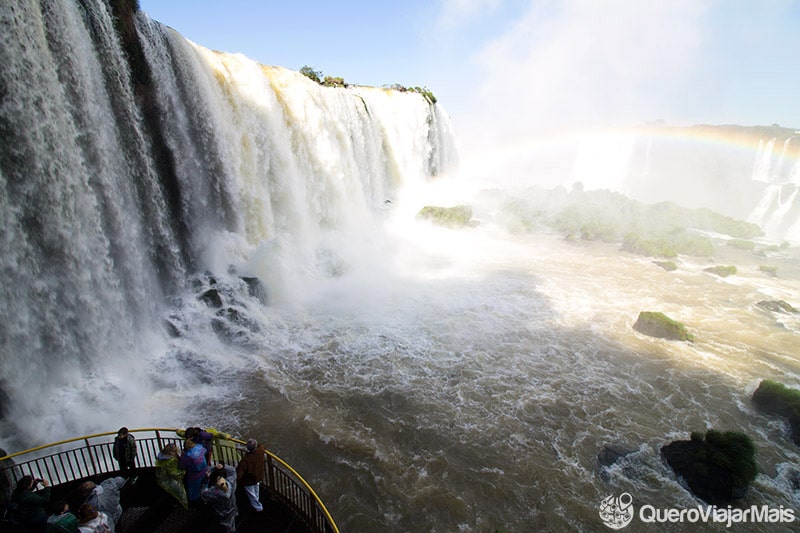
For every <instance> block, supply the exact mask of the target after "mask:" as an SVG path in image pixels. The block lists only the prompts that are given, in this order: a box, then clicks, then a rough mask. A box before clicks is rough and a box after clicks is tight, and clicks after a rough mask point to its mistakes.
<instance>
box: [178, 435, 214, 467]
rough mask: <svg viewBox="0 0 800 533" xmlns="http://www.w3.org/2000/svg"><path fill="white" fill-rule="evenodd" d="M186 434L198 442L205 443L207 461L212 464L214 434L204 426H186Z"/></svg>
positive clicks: (188, 437)
mask: <svg viewBox="0 0 800 533" xmlns="http://www.w3.org/2000/svg"><path fill="white" fill-rule="evenodd" d="M185 436H186V438H187V439H192V440H193V441H194V442H195V443H196V444H202V445H203V448H205V451H206V463H207V464H209V465H210V464H211V461H212V458H213V456H214V453H213V452H214V434H213V433H211V432H210V431H206V430H205V429H203V428H198V427H190V428H186V433H185Z"/></svg>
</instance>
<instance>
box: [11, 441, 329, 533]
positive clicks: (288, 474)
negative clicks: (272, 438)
mask: <svg viewBox="0 0 800 533" xmlns="http://www.w3.org/2000/svg"><path fill="white" fill-rule="evenodd" d="M129 431H130V433H131V434H133V435H134V436H135V437H136V441H135V442H136V449H137V454H136V467H137V468H150V467H154V466H155V464H156V457H157V456H158V453H159V452H160V451H161V450H162V449H164V446H166V445H167V444H169V443H175V444H177V445H178V448H179V449H181V448H182V443H183V438H182V437H181V436H179V435H178V433H177V432H178V431H179V430H178V429H174V428H143V429H131V430H129ZM116 435H117V433H116V432H109V433H97V434H94V435H86V436H83V437H77V438H74V439H69V440H63V441H59V442H54V443H51V444H46V445H44V446H38V447H36V448H31V449H29V450H24V451H21V452H17V453H12V454H10V455H7V456H5V457H0V498H1V497H3V496H5V498H8V496H9V495H10V493H11V490H12V489H13V488H14V487H15V486H16V483H17V481H18V480H19V479H20V478H21V477H22V476H26V475H29V476H31V477H33V478H34V479H47V480H48V481H49V482H50V483H51V485H54V486H55V485H60V484H62V483H68V482H70V481H76V480H80V479H84V478H89V477H92V476H97V475H102V474H109V473H112V472H117V471H118V470H119V468H118V464H117V462H116V460H115V459H114V457H113V446H114V437H115V436H116ZM109 437H110V438H109ZM237 445H240V446H244V445H245V442H244V441H242V440H240V439H237V438H234V437H230V436H228V435H222V434H218V436H216V437H215V438H214V446H213V457H214V460H215V461H216V462H218V463H224V464H226V465H230V466H234V467H235V466H236V465H237V464H238V463H239V460H240V459H241V458H242V456H243V455H244V453H245V449H244V448H241V447H237ZM264 468H265V476H264V477H265V480H266V485H267V489H268V490H269V491H270V493H271V494H272V495H273V496H274V497H276V498H277V499H278V500H280V501H281V502H282V503H283V504H284V505H286V506H287V507H289V508H290V509H292V511H294V513H295V514H296V515H297V516H298V517H299V518H301V519H302V520H303V521H304V522H305V523H306V525H307V526H308V527H309V529H311V531H314V532H319V533H339V529H338V528H337V527H336V524H335V523H334V521H333V517H331V515H330V513H329V512H328V509H327V508H326V507H325V504H324V503H322V500H320V498H319V496H317V494H316V492H314V489H312V488H311V485H309V484H308V482H306V480H304V479H303V478H302V476H300V474H298V473H297V472H296V471H295V470H294V469H293V468H292V467H291V466H289V464H288V463H286V462H285V461H284V460H283V459H281V458H280V457H278V456H277V455H275V454H274V453H272V452H270V451H267V456H266V461H265V464H264Z"/></svg>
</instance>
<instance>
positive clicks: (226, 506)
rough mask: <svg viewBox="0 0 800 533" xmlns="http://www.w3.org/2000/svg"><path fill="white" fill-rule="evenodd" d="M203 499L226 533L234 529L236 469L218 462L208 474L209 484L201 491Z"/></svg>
mask: <svg viewBox="0 0 800 533" xmlns="http://www.w3.org/2000/svg"><path fill="white" fill-rule="evenodd" d="M202 497H203V501H205V502H207V503H208V504H209V505H211V508H212V509H214V512H215V513H216V514H217V518H218V519H219V523H220V525H221V526H222V528H223V530H224V531H225V532H226V533H232V532H234V531H236V517H237V516H238V514H239V511H238V509H237V507H236V470H234V469H233V467H232V466H225V465H221V464H218V465H217V466H216V467H215V468H214V470H213V471H212V472H211V473H210V474H209V484H208V486H207V487H205V488H204V489H203V491H202Z"/></svg>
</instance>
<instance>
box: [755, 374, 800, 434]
mask: <svg viewBox="0 0 800 533" xmlns="http://www.w3.org/2000/svg"><path fill="white" fill-rule="evenodd" d="M752 402H753V405H754V406H755V408H756V409H757V410H759V411H761V412H762V413H765V414H768V415H777V416H782V417H784V418H786V419H787V420H788V421H789V427H790V429H791V432H792V440H793V441H794V443H795V444H798V445H800V390H797V389H790V388H789V387H787V386H786V385H784V384H782V383H778V382H777V381H772V380H769V379H766V380H764V381H762V382H761V384H760V385H759V386H758V388H757V389H756V391H755V392H754V393H753V399H752Z"/></svg>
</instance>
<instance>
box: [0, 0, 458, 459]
mask: <svg viewBox="0 0 800 533" xmlns="http://www.w3.org/2000/svg"><path fill="white" fill-rule="evenodd" d="M115 16H116V18H117V22H116V23H119V22H120V21H121V23H123V24H124V23H125V22H126V20H123V19H125V18H126V14H125V13H116V14H112V13H111V12H110V10H109V8H108V6H107V5H106V3H105V2H102V1H100V0H86V1H81V2H74V1H62V2H45V3H42V4H41V5H40V4H39V3H37V2H18V3H15V4H14V5H13V6H4V7H2V10H0V24H2V26H3V28H4V30H3V37H2V48H0V54H1V55H0V58H1V59H2V62H3V71H2V113H1V114H0V120H2V123H1V124H2V130H0V131H1V132H2V146H1V147H0V162H2V167H0V171H2V182H3V194H2V198H1V199H0V202H2V212H3V231H2V237H3V239H2V242H3V244H4V253H3V256H2V271H3V273H4V274H5V276H6V279H7V280H8V281H9V282H8V283H4V284H3V287H2V289H0V294H2V301H3V302H4V311H3V317H2V320H1V321H0V323H1V324H2V325H0V328H2V329H1V332H2V335H0V337H1V339H2V340H1V341H0V342H2V349H1V350H2V351H1V353H2V358H3V365H2V371H0V372H2V375H0V388H2V391H3V393H4V396H5V397H6V401H5V402H3V403H4V404H3V415H4V424H5V427H7V428H9V429H8V431H11V428H13V430H14V433H15V434H16V435H18V437H19V440H18V441H15V442H16V444H17V445H20V444H22V443H24V444H31V443H33V442H39V441H41V440H53V438H57V437H62V436H65V435H68V434H74V433H76V432H83V431H86V430H90V429H96V428H99V427H104V428H108V427H113V426H114V425H116V424H117V422H116V421H114V420H113V418H114V417H117V416H118V415H119V413H120V412H125V411H128V410H130V411H132V412H133V413H137V412H138V413H139V414H138V415H137V414H131V415H129V416H130V417H131V418H134V420H129V421H128V422H126V423H128V424H134V423H136V422H137V421H138V422H145V420H148V419H150V420H152V417H157V416H158V413H159V412H161V411H160V410H158V409H156V414H154V413H153V412H152V411H153V409H152V405H150V404H149V400H148V399H149V398H151V397H153V395H154V394H155V395H156V397H158V396H157V392H158V391H157V390H156V389H158V387H157V386H156V387H155V389H154V388H153V387H150V386H148V385H147V384H148V383H149V382H151V381H152V376H150V375H149V374H152V372H153V370H154V369H157V368H161V366H162V365H163V364H164V362H163V361H159V357H161V356H160V355H159V354H169V353H171V350H172V348H170V344H169V343H170V342H178V341H170V339H169V337H168V336H167V335H165V332H164V326H163V323H162V318H161V317H162V316H165V315H167V320H168V321H169V320H172V322H174V320H173V318H174V317H173V318H170V317H169V316H168V315H170V312H171V311H170V309H171V307H170V306H171V305H173V304H174V303H175V302H176V301H183V299H184V296H183V295H182V292H183V291H184V289H185V288H186V287H188V286H189V284H190V281H191V280H190V278H192V276H191V275H192V273H199V274H202V273H203V272H206V271H210V272H214V273H217V272H218V273H219V274H218V276H217V277H218V278H220V277H223V278H224V277H225V276H226V275H227V273H228V272H229V271H231V272H232V271H233V270H234V269H237V270H240V271H241V273H249V274H250V275H258V276H261V277H262V283H263V284H264V285H266V289H267V291H268V292H269V295H270V298H272V299H276V300H280V298H281V295H291V294H292V293H294V292H296V291H299V289H300V288H301V287H302V284H303V283H304V277H305V276H307V275H309V273H308V271H307V270H308V269H312V270H313V269H314V268H317V267H319V266H320V263H321V262H325V260H324V257H325V255H326V254H330V253H331V251H336V250H338V252H337V253H341V250H343V249H345V247H346V246H345V244H346V243H343V242H340V241H342V240H343V239H342V237H340V236H341V235H349V236H352V235H357V233H354V232H355V231H356V230H359V229H360V230H361V231H363V230H365V229H366V228H368V227H370V225H372V224H373V222H372V220H373V219H374V217H375V214H376V213H378V214H380V213H381V211H382V209H383V206H384V202H385V201H386V200H391V199H392V198H393V196H394V195H395V193H396V191H397V189H398V187H399V186H400V185H401V184H403V183H404V182H406V181H414V180H422V179H424V178H425V177H426V176H429V175H430V174H432V173H434V172H440V171H442V170H446V169H447V165H448V164H449V161H448V158H452V157H453V155H452V154H451V153H450V152H449V149H450V148H451V147H450V146H448V145H442V144H440V142H439V141H441V140H442V139H448V135H451V132H449V130H448V128H449V121H448V119H447V117H446V115H445V114H444V113H443V111H442V110H441V109H440V108H439V107H438V106H432V105H429V104H428V103H427V102H426V101H425V100H424V99H423V97H422V96H421V95H416V94H393V93H388V92H386V91H382V90H379V89H369V88H358V89H350V90H332V89H328V88H323V87H320V86H318V85H316V84H314V83H312V82H311V81H309V80H307V79H306V78H304V77H303V76H301V75H300V74H298V73H296V72H291V71H288V70H285V69H281V68H277V67H264V66H261V65H258V64H256V63H254V62H252V61H250V60H248V59H246V58H244V57H242V56H230V55H224V54H218V53H215V52H211V51H209V50H205V49H203V48H202V47H199V46H196V45H193V44H192V43H189V42H187V41H186V40H185V39H183V38H182V37H181V36H179V35H178V34H177V33H175V32H174V31H173V30H171V29H168V28H165V27H162V26H160V25H159V24H157V23H155V22H153V21H151V20H149V19H148V18H147V17H146V16H145V15H143V14H138V15H137V18H136V20H135V25H136V28H137V32H138V34H139V38H138V46H140V47H141V52H142V54H143V56H144V58H145V60H146V64H147V69H148V71H149V72H148V76H149V79H150V80H151V83H150V84H149V85H147V86H143V84H142V83H140V82H139V81H134V80H133V78H132V75H131V73H130V72H131V70H130V68H131V67H130V66H129V62H128V58H129V56H130V55H131V54H132V51H131V49H130V45H129V43H122V42H121V41H120V38H119V37H118V33H117V31H115ZM127 16H128V17H130V16H131V14H127ZM127 22H134V21H133V19H132V18H131V19H129V20H127ZM126 46H128V49H127V50H126V49H125V47H126ZM139 68H141V66H140V67H139ZM138 75H139V76H140V77H141V73H139V74H138ZM148 113H149V116H150V117H153V116H155V117H156V118H155V120H148V118H147V117H146V116H145V115H146V114H148ZM154 124H155V126H156V128H155V129H153V125H154ZM432 141H433V143H434V144H432ZM448 142H450V143H451V144H452V141H448ZM351 238H357V237H348V238H347V239H351ZM345 240H346V239H345ZM320 257H323V259H320ZM326 268H328V267H326ZM220 283H221V284H222V283H224V280H222V279H220ZM176 298H177V299H176ZM170 302H172V303H170ZM175 313H177V311H174V309H173V314H175ZM170 327H171V328H173V329H172V330H171V331H172V333H173V334H175V333H176V331H175V330H174V327H175V326H174V324H172V326H170ZM106 405H111V406H117V407H116V408H115V407H112V408H110V409H108V408H107V407H102V409H101V406H106ZM98 411H102V412H103V413H105V414H104V415H103V416H94V415H92V418H91V420H92V422H91V423H89V424H88V425H87V423H86V421H85V420H84V419H85V417H86V414H87V413H95V412H98ZM170 416H172V415H170ZM6 434H8V433H6Z"/></svg>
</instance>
